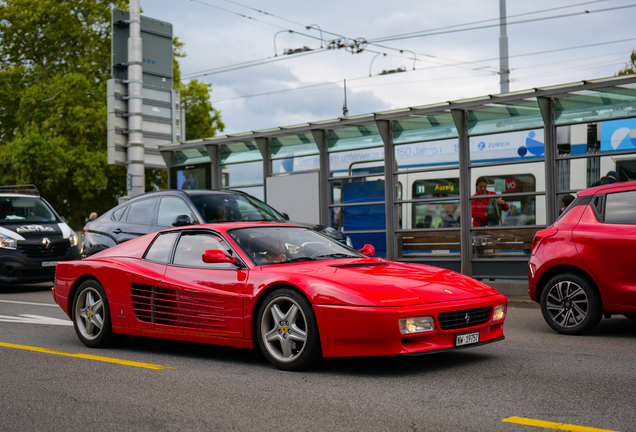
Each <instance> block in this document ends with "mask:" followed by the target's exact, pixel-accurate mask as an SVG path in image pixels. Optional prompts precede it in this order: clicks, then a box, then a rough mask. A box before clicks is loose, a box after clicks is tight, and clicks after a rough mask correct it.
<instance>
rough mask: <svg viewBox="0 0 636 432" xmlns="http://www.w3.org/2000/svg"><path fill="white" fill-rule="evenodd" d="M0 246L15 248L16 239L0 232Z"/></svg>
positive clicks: (16, 246) (16, 244)
mask: <svg viewBox="0 0 636 432" xmlns="http://www.w3.org/2000/svg"><path fill="white" fill-rule="evenodd" d="M0 248H2V249H17V248H18V241H17V240H15V239H12V238H11V237H8V236H6V235H3V234H0Z"/></svg>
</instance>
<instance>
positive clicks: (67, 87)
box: [0, 0, 224, 229]
mask: <svg viewBox="0 0 636 432" xmlns="http://www.w3.org/2000/svg"><path fill="white" fill-rule="evenodd" d="M127 4H128V1H127V0H112V1H111V0H83V1H81V2H79V1H59V0H3V1H0V17H2V18H0V184H5V185H7V184H35V185H36V186H37V187H38V189H39V190H40V193H41V195H42V196H43V197H44V198H45V199H46V200H47V201H49V202H50V203H51V204H52V205H53V207H54V208H55V209H56V210H57V211H58V213H60V214H61V215H62V216H64V217H65V218H66V219H67V221H68V222H69V224H70V225H71V226H72V227H74V228H75V229H80V228H81V227H82V226H83V224H84V222H85V221H86V218H87V217H88V215H89V214H90V213H91V212H93V211H95V212H97V213H103V212H105V211H107V210H109V209H110V208H112V207H113V206H114V205H116V204H117V198H118V197H120V196H123V195H125V193H126V191H125V190H124V188H125V184H126V183H125V176H126V169H125V168H124V167H122V166H114V165H107V161H106V127H107V125H106V112H107V108H106V82H107V80H108V79H110V78H111V75H110V58H111V55H110V54H111V53H110V49H111V45H110V31H111V28H110V26H111V24H110V19H111V11H110V8H111V6H114V7H118V8H122V9H126V6H127ZM181 47H183V44H182V43H181V42H179V41H178V40H177V39H176V38H175V51H176V52H177V54H178V55H177V56H176V57H175V59H174V60H175V62H176V68H175V83H177V84H176V86H175V88H177V89H179V90H181V91H182V98H183V100H184V103H185V104H186V107H191V108H192V109H191V113H190V112H188V113H187V114H186V116H187V117H186V118H187V119H188V120H187V121H188V122H189V123H188V126H189V127H188V128H187V129H190V128H191V131H192V132H190V130H187V133H188V137H189V138H190V137H193V136H196V137H199V136H201V135H203V136H212V135H214V133H215V132H216V130H222V129H223V127H224V125H223V123H222V122H221V120H220V115H219V112H218V111H216V110H214V109H213V108H212V106H211V105H210V102H209V95H210V88H211V86H210V85H208V84H203V83H198V82H196V81H194V82H190V83H188V85H182V84H181V82H180V74H179V68H178V66H179V65H178V61H177V57H183V56H185V54H184V53H182V52H181V51H180V49H181ZM205 110H207V111H206V112H207V115H206V112H203V111H205ZM189 111H190V110H189ZM146 173H147V177H146V188H147V190H151V189H155V188H157V187H167V173H166V170H153V169H147V170H146Z"/></svg>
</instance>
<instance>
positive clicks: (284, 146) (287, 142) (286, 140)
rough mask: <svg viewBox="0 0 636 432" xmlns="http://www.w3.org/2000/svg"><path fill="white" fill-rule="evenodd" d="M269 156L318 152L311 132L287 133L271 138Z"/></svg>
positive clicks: (292, 155)
mask: <svg viewBox="0 0 636 432" xmlns="http://www.w3.org/2000/svg"><path fill="white" fill-rule="evenodd" d="M270 149H271V157H272V159H274V158H281V157H296V156H305V155H309V154H315V153H318V146H317V145H316V142H315V141H314V138H313V136H312V135H311V134H298V135H287V136H281V137H276V138H272V143H271V147H270Z"/></svg>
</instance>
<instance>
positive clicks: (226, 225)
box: [161, 222, 309, 232]
mask: <svg viewBox="0 0 636 432" xmlns="http://www.w3.org/2000/svg"><path fill="white" fill-rule="evenodd" d="M263 227H267V228H269V227H292V228H305V229H309V228H307V227H306V226H303V225H298V224H294V223H284V222H216V223H208V224H199V225H187V226H181V227H174V228H168V229H165V230H161V232H167V231H173V230H184V229H195V230H196V229H212V230H215V231H219V232H225V231H229V230H232V229H236V228H263Z"/></svg>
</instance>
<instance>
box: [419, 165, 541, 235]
mask: <svg viewBox="0 0 636 432" xmlns="http://www.w3.org/2000/svg"><path fill="white" fill-rule="evenodd" d="M459 187H460V186H459V178H457V177H454V178H445V179H417V180H414V181H413V183H412V185H411V188H410V192H411V197H412V199H421V198H436V197H439V198H440V200H439V201H434V202H426V203H413V206H412V207H411V212H412V214H411V227H412V228H450V227H459V226H460V222H461V221H460V218H459V214H460V206H459ZM473 187H474V185H473ZM535 189H536V179H535V176H534V175H533V174H511V175H496V176H488V190H489V191H491V192H495V193H497V194H502V195H508V194H509V195H510V198H509V199H506V198H505V197H504V200H505V201H506V202H507V203H508V205H509V208H508V210H507V211H506V212H503V214H502V224H503V225H510V226H512V225H535V224H536V198H535V197H534V196H528V197H525V196H515V195H514V194H515V193H521V192H534V191H535ZM475 192H476V191H475ZM475 192H473V194H474V193H475ZM471 195H472V194H471Z"/></svg>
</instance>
